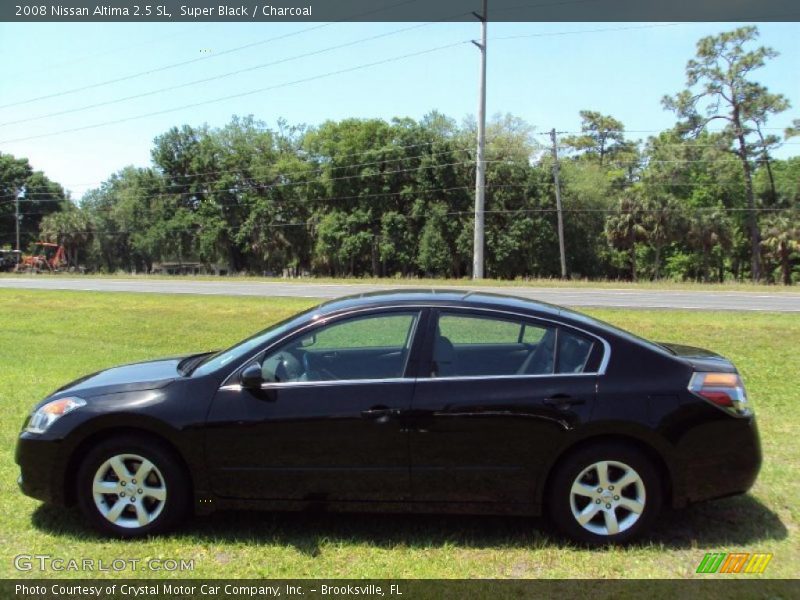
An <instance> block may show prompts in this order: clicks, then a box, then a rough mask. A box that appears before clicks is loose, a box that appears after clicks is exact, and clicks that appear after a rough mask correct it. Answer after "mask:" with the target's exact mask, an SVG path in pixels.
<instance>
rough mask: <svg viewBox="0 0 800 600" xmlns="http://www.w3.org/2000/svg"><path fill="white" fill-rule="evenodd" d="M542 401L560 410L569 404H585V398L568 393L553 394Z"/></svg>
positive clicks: (566, 407)
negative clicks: (574, 396)
mask: <svg viewBox="0 0 800 600" xmlns="http://www.w3.org/2000/svg"><path fill="white" fill-rule="evenodd" d="M543 402H544V404H545V406H552V407H554V408H560V409H561V410H566V409H568V408H569V407H570V406H577V405H579V404H586V400H583V399H582V398H573V397H572V396H570V395H569V394H555V395H554V396H550V397H549V398H545V399H544V401H543Z"/></svg>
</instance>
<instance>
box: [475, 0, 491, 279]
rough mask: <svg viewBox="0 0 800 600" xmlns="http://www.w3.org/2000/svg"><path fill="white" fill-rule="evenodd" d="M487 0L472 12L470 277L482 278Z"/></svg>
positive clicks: (484, 200)
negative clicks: (474, 105) (475, 65)
mask: <svg viewBox="0 0 800 600" xmlns="http://www.w3.org/2000/svg"><path fill="white" fill-rule="evenodd" d="M487 4H488V0H483V14H480V15H479V14H478V13H472V14H474V15H475V17H477V19H478V20H479V21H480V22H481V41H480V43H478V42H476V41H474V40H473V42H472V43H473V44H475V45H476V46H477V47H478V49H479V50H480V51H481V63H480V75H479V79H478V86H479V90H478V153H477V155H476V165H475V236H474V241H473V255H472V278H473V279H483V237H484V235H483V233H484V232H483V216H484V214H483V213H484V205H485V202H486V158H485V157H484V150H485V148H486V19H487Z"/></svg>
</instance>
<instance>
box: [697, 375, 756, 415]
mask: <svg viewBox="0 0 800 600" xmlns="http://www.w3.org/2000/svg"><path fill="white" fill-rule="evenodd" d="M689 391H690V392H694V393H695V394H697V395H698V396H700V397H701V398H704V399H705V400H708V401H709V402H711V403H712V404H715V405H716V406H719V407H720V408H723V409H725V410H727V411H728V412H730V413H731V414H734V415H749V414H751V413H752V411H751V410H750V407H749V406H748V404H747V394H746V393H745V391H744V384H743V383H742V379H741V377H739V375H737V374H736V373H695V374H694V375H692V379H691V380H690V381H689Z"/></svg>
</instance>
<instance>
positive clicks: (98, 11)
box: [0, 0, 800, 23]
mask: <svg viewBox="0 0 800 600" xmlns="http://www.w3.org/2000/svg"><path fill="white" fill-rule="evenodd" d="M482 5H483V2H482V0H435V1H432V0H263V1H262V0H107V1H106V2H102V1H99V2H98V1H92V0H55V1H52V2H51V1H43V0H39V1H32V0H16V1H14V0H11V1H10V2H6V1H4V2H2V3H0V21H29V22H37V21H38V22H64V23H66V22H79V21H89V22H91V21H107V22H108V21H129V22H136V21H183V22H186V21H264V22H275V21H278V22H286V21H305V22H312V21H314V22H317V21H320V22H321V21H363V22H379V21H408V22H413V21H471V20H474V18H475V15H474V14H473V13H482V12H483V10H482ZM487 16H488V19H489V20H490V21H519V22H534V21H539V22H543V21H584V22H587V21H595V22H612V21H632V22H633V21H748V22H751V21H797V20H800V6H798V3H797V0H668V1H667V0H488V9H487Z"/></svg>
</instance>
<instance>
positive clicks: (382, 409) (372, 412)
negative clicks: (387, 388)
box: [361, 406, 400, 423]
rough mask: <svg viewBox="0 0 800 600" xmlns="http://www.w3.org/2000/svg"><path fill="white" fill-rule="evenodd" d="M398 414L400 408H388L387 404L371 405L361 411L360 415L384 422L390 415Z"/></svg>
mask: <svg viewBox="0 0 800 600" xmlns="http://www.w3.org/2000/svg"><path fill="white" fill-rule="evenodd" d="M399 415H400V409H398V408H389V407H388V406H373V407H372V408H369V409H367V410H362V411H361V416H362V417H364V418H365V419H372V420H373V421H376V422H378V423H385V422H386V421H388V420H389V419H390V418H391V417H397V416H399Z"/></svg>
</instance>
